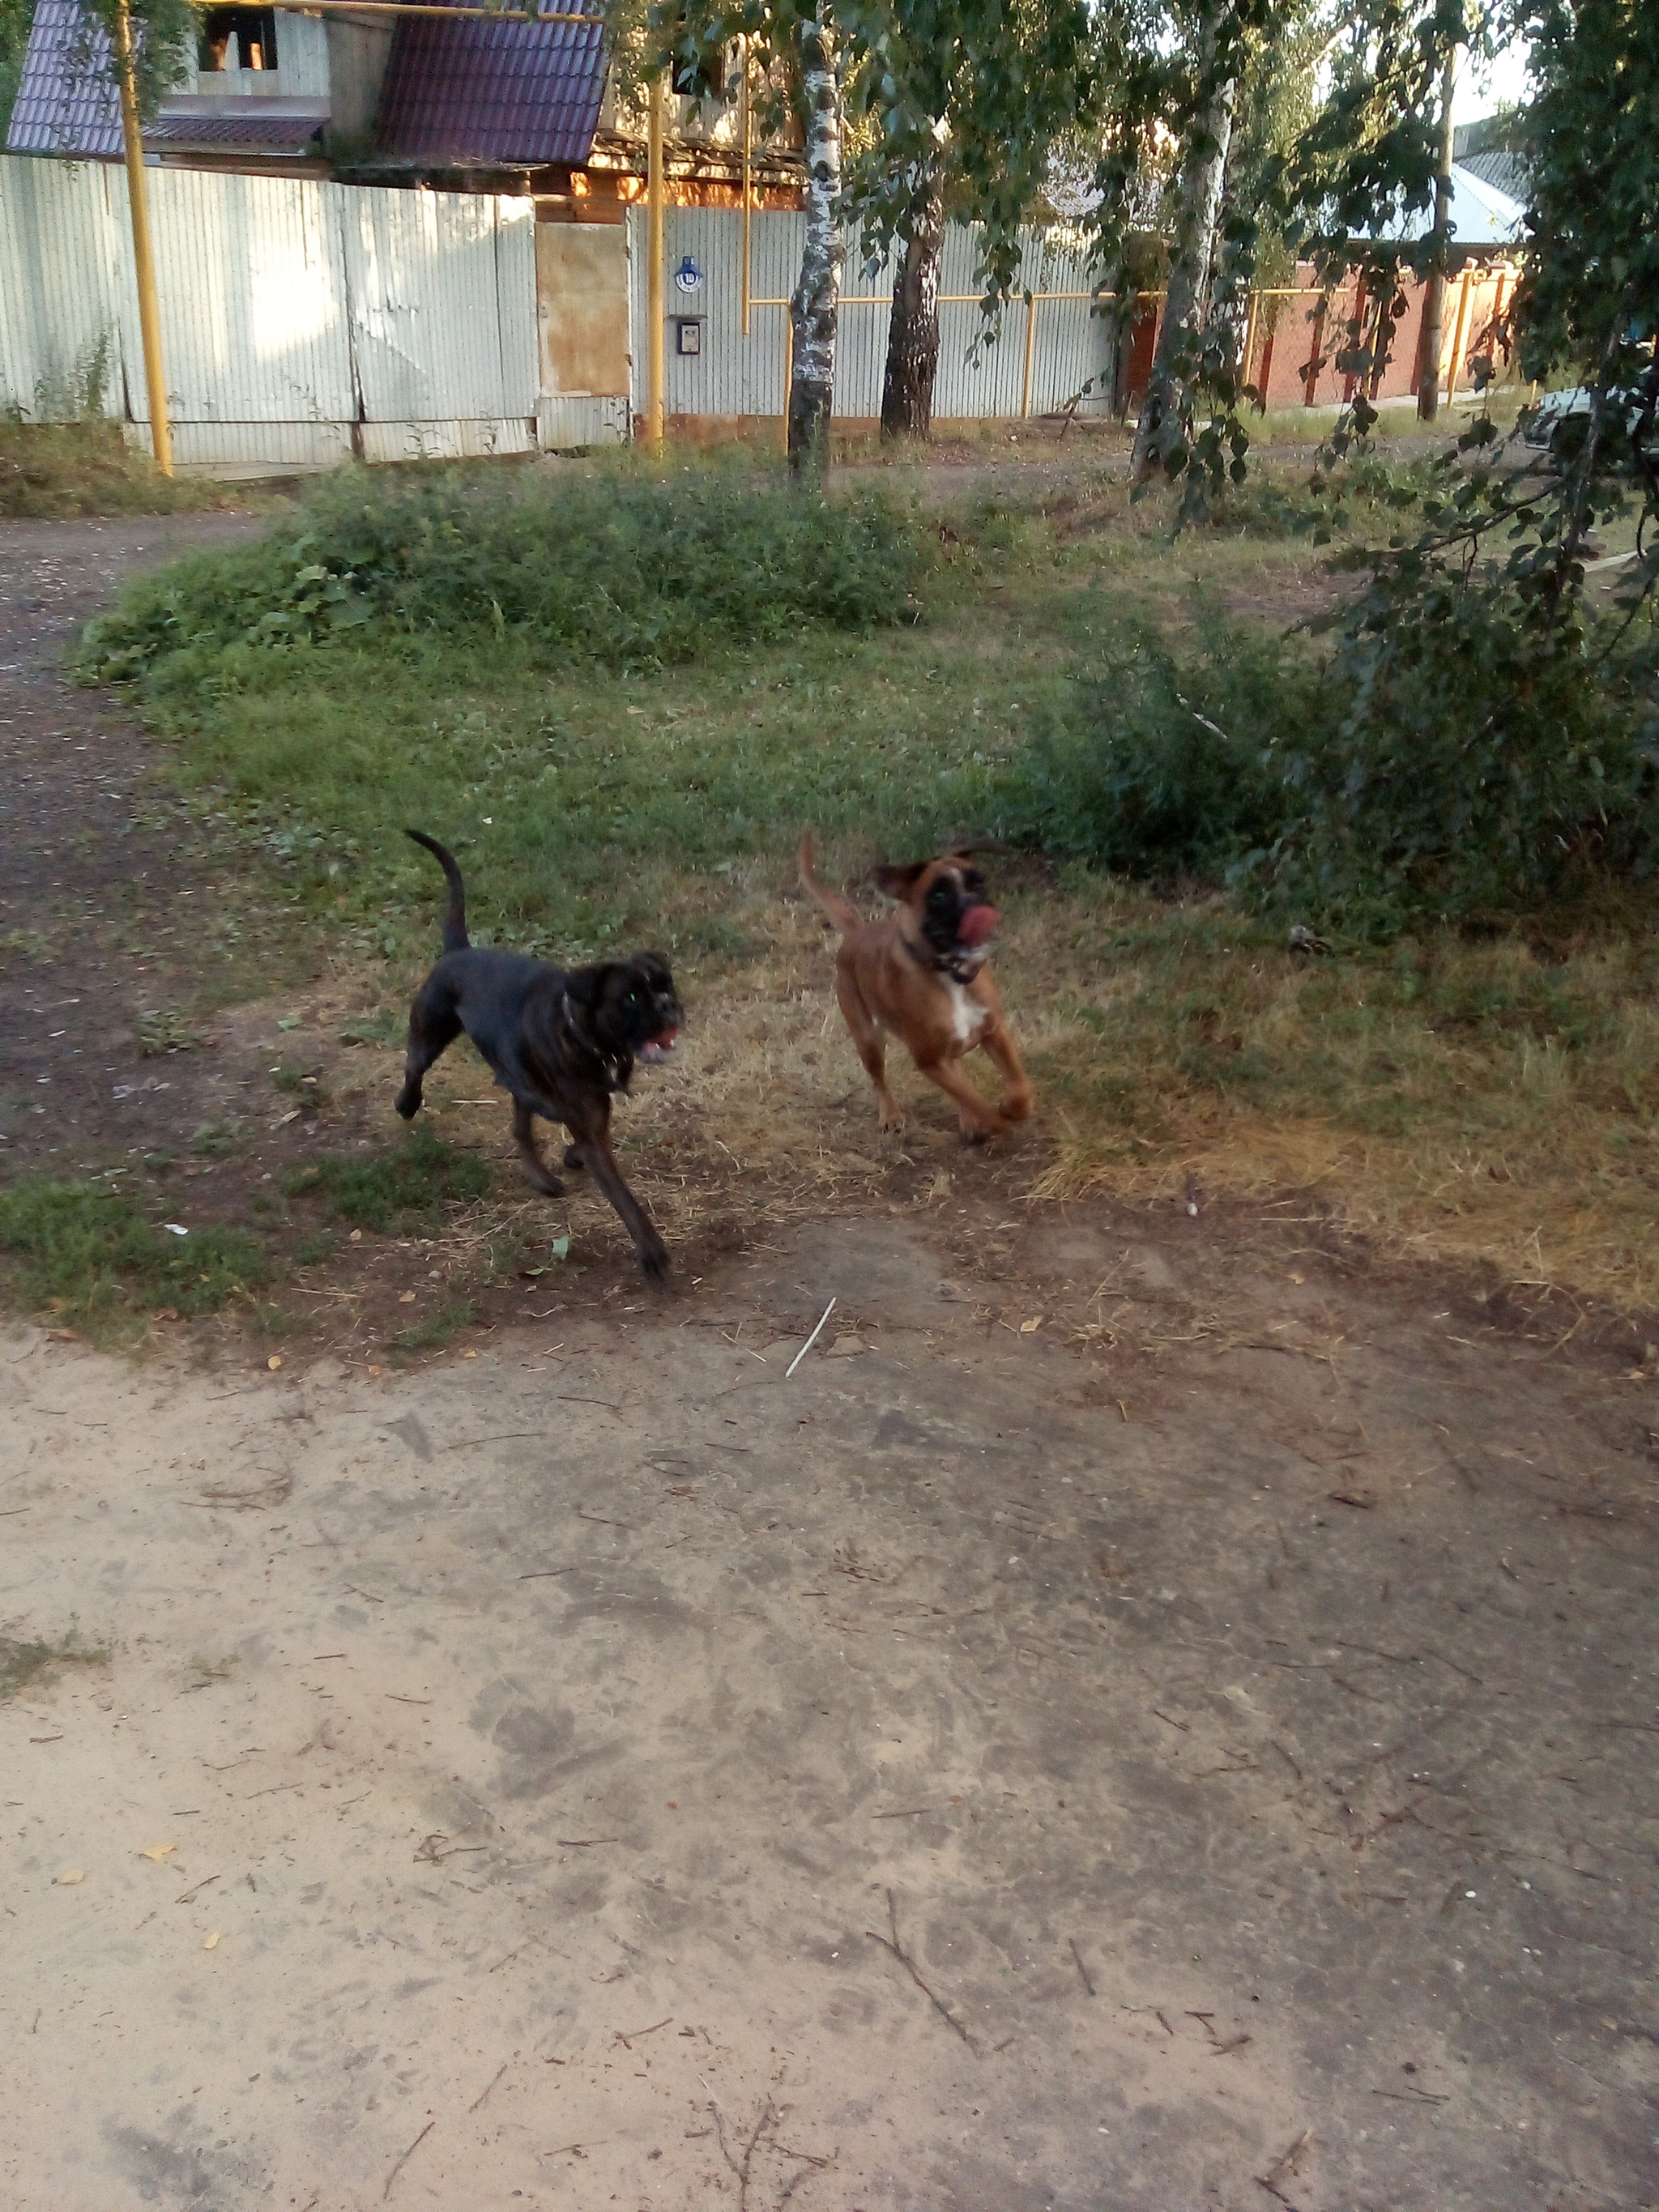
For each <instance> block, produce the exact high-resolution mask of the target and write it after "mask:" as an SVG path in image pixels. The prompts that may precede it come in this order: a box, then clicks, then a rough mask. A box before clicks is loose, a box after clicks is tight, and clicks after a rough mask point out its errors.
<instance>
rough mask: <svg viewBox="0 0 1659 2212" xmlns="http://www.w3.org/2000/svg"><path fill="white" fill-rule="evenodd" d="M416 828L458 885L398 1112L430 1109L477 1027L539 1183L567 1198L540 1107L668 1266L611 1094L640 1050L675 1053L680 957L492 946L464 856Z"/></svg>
mask: <svg viewBox="0 0 1659 2212" xmlns="http://www.w3.org/2000/svg"><path fill="white" fill-rule="evenodd" d="M409 835H410V836H411V837H412V838H413V839H414V840H415V842H416V844H417V845H424V846H425V848H426V849H427V851H428V853H430V854H432V855H433V857H434V858H435V860H437V862H438V865H439V866H441V868H442V870H443V872H444V876H445V878H446V879H447V882H448V884H449V904H448V905H447V908H445V909H444V932H443V945H444V957H443V958H442V959H441V961H440V962H439V963H438V964H437V966H436V967H435V969H433V970H432V973H431V974H430V975H428V977H427V979H426V981H425V982H424V983H422V986H421V987H420V989H419V991H418V992H417V993H416V996H415V1003H414V1005H413V1006H411V1007H410V1012H409V1059H408V1062H407V1064H406V1066H405V1068H404V1087H403V1089H402V1090H401V1091H399V1092H398V1112H399V1113H400V1114H401V1115H403V1117H404V1121H412V1120H413V1119H414V1117H415V1115H416V1114H418V1113H419V1112H420V1110H421V1083H422V1078H423V1077H424V1076H425V1074H426V1072H427V1070H428V1067H430V1066H432V1063H433V1062H434V1060H436V1059H437V1057H438V1055H439V1054H441V1052H443V1051H444V1050H445V1048H447V1046H449V1045H452V1044H453V1043H454V1042H455V1040H456V1038H457V1037H458V1036H459V1035H460V1034H461V1031H462V1030H465V1031H466V1034H467V1035H468V1036H469V1037H471V1040H472V1042H473V1043H474V1044H475V1045H476V1046H477V1048H478V1050H479V1051H480V1053H482V1054H483V1057H484V1059H485V1060H488V1061H489V1066H490V1068H491V1070H492V1072H493V1073H494V1075H495V1080H496V1082H497V1083H499V1084H500V1085H501V1088H502V1089H503V1090H504V1091H509V1092H510V1093H511V1094H512V1098H513V1142H514V1144H516V1145H517V1146H518V1148H519V1156H520V1158H521V1159H522V1160H523V1162H524V1164H525V1169H526V1173H527V1174H528V1175H529V1177H530V1180H531V1182H533V1183H534V1184H535V1186H536V1188H537V1189H538V1190H544V1191H546V1192H547V1193H548V1194H550V1196H552V1197H557V1196H558V1194H559V1193H560V1192H561V1191H562V1190H563V1188H564V1185H563V1184H562V1182H560V1181H559V1179H558V1177H557V1176H556V1175H553V1174H552V1173H550V1170H549V1169H548V1167H547V1165H546V1164H545V1162H544V1160H543V1158H542V1155H541V1147H540V1146H539V1145H538V1143H537V1140H536V1131H535V1116H536V1115H538V1114H539V1115H541V1117H542V1119H543V1120H544V1121H562V1122H563V1123H564V1126H565V1127H566V1128H567V1129H568V1130H569V1132H570V1133H571V1135H572V1137H573V1138H574V1139H575V1141H574V1144H572V1145H571V1146H570V1147H569V1148H568V1151H567V1152H566V1153H565V1156H564V1164H565V1165H566V1166H567V1167H572V1168H574V1167H586V1168H591V1169H592V1171H593V1176H594V1179H595V1181H596V1182H598V1183H599V1188H600V1189H601V1190H603V1191H604V1193H605V1196H606V1197H607V1198H608V1199H609V1200H611V1204H612V1206H615V1207H616V1209H617V1212H618V1213H619V1214H620V1215H621V1216H622V1218H623V1224H624V1225H625V1226H626V1228H627V1231H628V1233H629V1236H630V1237H632V1238H633V1240H634V1244H635V1249H636V1250H637V1251H638V1253H639V1255H640V1265H641V1267H643V1268H644V1269H645V1272H646V1273H647V1275H661V1274H663V1273H665V1272H666V1270H667V1267H668V1249H667V1247H666V1246H665V1244H664V1243H663V1241H662V1238H661V1237H659V1236H658V1234H657V1232H656V1231H655V1230H654V1229H653V1227H652V1225H651V1224H650V1222H649V1221H648V1220H647V1218H646V1215H645V1212H644V1209H643V1208H642V1207H641V1205H640V1202H639V1200H637V1199H636V1198H635V1195H634V1194H633V1192H632V1191H631V1190H629V1188H628V1185H627V1184H626V1183H625V1182H623V1176H622V1170H621V1169H620V1168H619V1167H618V1166H617V1159H616V1155H615V1153H613V1152H612V1151H611V1099H612V1097H614V1096H615V1094H616V1093H617V1092H618V1091H626V1090H627V1088H628V1084H629V1077H630V1076H631V1075H632V1074H633V1073H634V1062H635V1060H636V1059H638V1060H646V1061H652V1060H662V1059H664V1058H665V1056H666V1055H667V1054H669V1053H671V1052H672V1050H673V1049H674V1039H675V1037H676V1036H677V1035H678V1032H679V1028H680V1024H681V1023H682V1022H683V1021H684V1014H683V1013H682V1012H681V1011H680V1002H679V1000H678V998H677V997H676V996H675V994H674V979H673V977H672V976H671V975H670V974H669V972H668V963H667V962H666V961H665V959H663V958H662V957H661V956H660V955H659V954H658V953H655V952H636V953H635V955H634V957H633V958H632V959H631V960H607V961H605V962H604V963H601V964H600V965H599V966H598V967H593V968H550V967H549V966H548V965H547V963H545V962H544V961H541V960H532V959H530V958H528V957H526V955H525V954H524V953H522V952H488V951H480V950H479V949H477V947H475V946H474V945H472V944H471V941H470V940H469V939H468V937H467V933H466V890H465V885H464V884H463V883H462V881H461V872H460V870H459V867H458V866H456V865H455V857H454V855H453V854H452V853H447V852H446V851H445V849H444V848H443V847H442V846H441V844H439V843H438V842H437V840H436V839H435V838H434V837H427V836H422V833H421V832H420V831H419V830H418V829H411V830H410V832H409Z"/></svg>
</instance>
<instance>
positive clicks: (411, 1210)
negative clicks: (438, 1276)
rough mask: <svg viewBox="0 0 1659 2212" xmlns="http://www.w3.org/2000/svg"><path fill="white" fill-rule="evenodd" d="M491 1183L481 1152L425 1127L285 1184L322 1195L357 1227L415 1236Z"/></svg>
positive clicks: (298, 1192) (319, 1165) (293, 1190)
mask: <svg viewBox="0 0 1659 2212" xmlns="http://www.w3.org/2000/svg"><path fill="white" fill-rule="evenodd" d="M489 1185H490V1174H489V1168H488V1167H487V1166H486V1165H485V1164H484V1163H483V1160H481V1159H479V1158H478V1157H477V1154H476V1153H473V1152H460V1151H458V1150H457V1149H456V1147H455V1146H453V1145H447V1144H446V1143H445V1142H444V1141H443V1139H442V1138H441V1137H438V1136H435V1135H434V1133H433V1132H432V1131H431V1129H430V1128H428V1127H426V1126H425V1125H422V1127H419V1128H416V1129H414V1130H411V1131H410V1134H409V1135H408V1136H407V1137H406V1138H404V1141H403V1142H402V1143H401V1144H400V1145H397V1146H393V1147H392V1148H391V1149H390V1150H388V1151H386V1152H380V1153H378V1154H375V1155H373V1156H371V1157H370V1158H367V1159H354V1158H349V1157H341V1156H336V1157H334V1158H327V1159H321V1160H317V1161H314V1162H313V1164H312V1165H311V1166H309V1167H307V1168H301V1169H300V1170H298V1171H297V1172H296V1173H295V1174H294V1175H292V1176H289V1177H288V1178H287V1179H286V1181H285V1182H284V1186H283V1187H284V1188H285V1189H286V1190H287V1191H288V1192H289V1194H290V1195H291V1196H294V1197H296V1198H308V1197H313V1196H315V1197H319V1198H321V1199H322V1200H324V1201H325V1204H326V1206H327V1208H328V1211H329V1212H330V1213H331V1215H332V1216H333V1217H334V1218H336V1219H337V1220H340V1221H346V1222H349V1223H350V1225H352V1227H353V1228H355V1229H374V1230H378V1231H380V1232H381V1233H382V1234H383V1235H395V1236H401V1237H410V1236H416V1235H418V1234H419V1233H420V1232H421V1231H423V1230H433V1229H435V1228H437V1227H438V1226H439V1225H440V1224H441V1220H442V1218H443V1209H444V1207H445V1206H454V1205H458V1204H461V1203H464V1202H465V1201H467V1200H472V1199H478V1198H482V1197H483V1196H484V1194H485V1193H486V1192H487V1191H488V1190H489Z"/></svg>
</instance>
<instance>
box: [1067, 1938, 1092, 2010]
mask: <svg viewBox="0 0 1659 2212" xmlns="http://www.w3.org/2000/svg"><path fill="white" fill-rule="evenodd" d="M1067 1941H1068V1942H1070V1944H1071V1947H1072V1956H1073V1959H1075V1960H1076V1961H1077V1970H1078V1972H1079V1974H1080V1975H1081V1976H1082V1977H1083V1986H1084V1988H1085V1990H1088V1992H1089V1994H1090V1996H1093V1995H1094V1994H1095V1985H1094V1984H1093V1983H1092V1982H1091V1980H1090V1979H1089V1969H1088V1968H1087V1967H1086V1966H1085V1965H1084V1963H1083V1954H1082V1952H1081V1951H1079V1949H1078V1948H1077V1938H1076V1936H1070V1937H1068V1938H1067Z"/></svg>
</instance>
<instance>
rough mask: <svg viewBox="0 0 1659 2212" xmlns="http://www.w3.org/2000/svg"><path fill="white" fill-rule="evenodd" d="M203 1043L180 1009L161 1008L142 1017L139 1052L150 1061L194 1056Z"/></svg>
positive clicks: (139, 1029) (198, 1031) (199, 1034)
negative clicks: (168, 1056)
mask: <svg viewBox="0 0 1659 2212" xmlns="http://www.w3.org/2000/svg"><path fill="white" fill-rule="evenodd" d="M201 1042H202V1036H201V1032H200V1030H194V1029H192V1028H191V1025H190V1023H189V1020H188V1019H187V1018H186V1017H185V1015H183V1014H182V1013H180V1012H179V1010H178V1008H177V1007H176V1006H161V1007H156V1008H154V1009H152V1010H151V1011H150V1012H148V1013H142V1014H140V1015H139V1017H138V1049H139V1051H140V1052H141V1053H143V1054H144V1056H145V1058H146V1059H149V1060H155V1059H159V1058H160V1057H161V1054H163V1053H168V1052H194V1051H195V1050H196V1048H197V1046H198V1045H199V1044H200V1043H201Z"/></svg>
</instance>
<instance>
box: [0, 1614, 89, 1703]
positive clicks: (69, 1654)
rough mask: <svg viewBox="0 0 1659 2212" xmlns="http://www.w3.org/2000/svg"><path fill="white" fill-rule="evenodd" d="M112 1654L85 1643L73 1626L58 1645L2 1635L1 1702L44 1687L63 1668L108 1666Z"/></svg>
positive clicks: (0, 1642)
mask: <svg viewBox="0 0 1659 2212" xmlns="http://www.w3.org/2000/svg"><path fill="white" fill-rule="evenodd" d="M108 1664H109V1653H108V1652H107V1651H105V1650H100V1649H97V1648H94V1647H93V1646H90V1645H85V1644H82V1642H81V1640H80V1638H79V1636H78V1635H77V1633H76V1631H75V1630H74V1629H72V1628H71V1629H70V1632H69V1633H68V1635H67V1636H64V1637H62V1638H59V1639H58V1642H57V1643H56V1644H47V1643H46V1642H44V1641H43V1640H41V1639H40V1638H28V1639H22V1638H16V1637H11V1636H0V1705H3V1704H4V1703H5V1701H6V1699H8V1698H15V1697H19V1696H21V1693H22V1692H24V1691H25V1690H43V1689H45V1688H46V1687H47V1686H48V1685H49V1684H50V1683H51V1682H52V1679H53V1677H54V1675H55V1674H56V1673H57V1671H58V1668H60V1667H106V1666H108Z"/></svg>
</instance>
